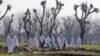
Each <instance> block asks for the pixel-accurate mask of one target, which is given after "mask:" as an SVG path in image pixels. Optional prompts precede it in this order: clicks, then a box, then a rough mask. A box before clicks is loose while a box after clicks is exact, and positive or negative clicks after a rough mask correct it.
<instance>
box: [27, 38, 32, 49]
mask: <svg viewBox="0 0 100 56" xmlns="http://www.w3.org/2000/svg"><path fill="white" fill-rule="evenodd" d="M27 45H28V46H27V48H33V42H32V38H29V40H28V44H27Z"/></svg>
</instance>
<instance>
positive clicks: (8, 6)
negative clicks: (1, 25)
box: [0, 0, 11, 20]
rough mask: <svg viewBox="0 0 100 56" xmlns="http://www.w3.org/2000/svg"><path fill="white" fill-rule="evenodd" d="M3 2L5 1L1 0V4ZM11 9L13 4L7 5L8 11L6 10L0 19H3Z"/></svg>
mask: <svg viewBox="0 0 100 56" xmlns="http://www.w3.org/2000/svg"><path fill="white" fill-rule="evenodd" d="M2 3H3V1H2V0H0V5H1V4H2ZM10 9H11V6H10V5H7V9H6V11H5V12H4V14H3V15H2V16H1V17H0V20H2V19H3V18H4V17H5V15H6V14H7V12H8V11H9V10H10Z"/></svg>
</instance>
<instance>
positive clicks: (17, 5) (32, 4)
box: [0, 0, 100, 16]
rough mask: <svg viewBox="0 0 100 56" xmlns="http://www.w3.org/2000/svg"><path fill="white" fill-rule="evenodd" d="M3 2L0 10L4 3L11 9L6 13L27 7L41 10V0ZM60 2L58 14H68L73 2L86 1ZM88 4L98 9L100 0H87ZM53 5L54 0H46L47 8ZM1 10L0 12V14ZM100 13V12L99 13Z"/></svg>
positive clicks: (1, 8)
mask: <svg viewBox="0 0 100 56" xmlns="http://www.w3.org/2000/svg"><path fill="white" fill-rule="evenodd" d="M3 1H4V2H3V4H2V5H0V10H1V11H2V12H4V11H5V9H6V5H7V4H11V5H12V9H11V11H10V12H9V13H8V15H10V14H15V13H17V12H21V11H26V9H27V8H29V9H31V10H32V9H34V8H36V9H38V10H41V5H40V2H41V1H42V0H3ZM60 1H62V3H64V7H63V9H62V11H61V12H60V14H59V15H60V16H70V15H73V14H74V10H73V6H74V4H80V3H82V2H83V1H84V2H86V0H60ZM87 2H88V4H90V3H92V4H93V5H94V6H95V7H97V8H99V9H100V0H87ZM54 5H55V0H47V8H51V7H53V6H54ZM2 12H0V13H1V14H2ZM99 15H100V13H99Z"/></svg>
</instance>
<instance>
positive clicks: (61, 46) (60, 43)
mask: <svg viewBox="0 0 100 56" xmlns="http://www.w3.org/2000/svg"><path fill="white" fill-rule="evenodd" d="M57 43H58V46H59V48H60V49H62V48H63V43H62V40H61V38H60V37H58V38H57Z"/></svg>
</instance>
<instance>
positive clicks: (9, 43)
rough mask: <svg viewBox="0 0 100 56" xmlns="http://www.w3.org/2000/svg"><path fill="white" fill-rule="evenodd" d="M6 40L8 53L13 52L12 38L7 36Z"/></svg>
mask: <svg viewBox="0 0 100 56" xmlns="http://www.w3.org/2000/svg"><path fill="white" fill-rule="evenodd" d="M6 42H7V48H8V53H11V52H13V50H14V42H13V39H12V38H11V37H10V36H7V39H6Z"/></svg>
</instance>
